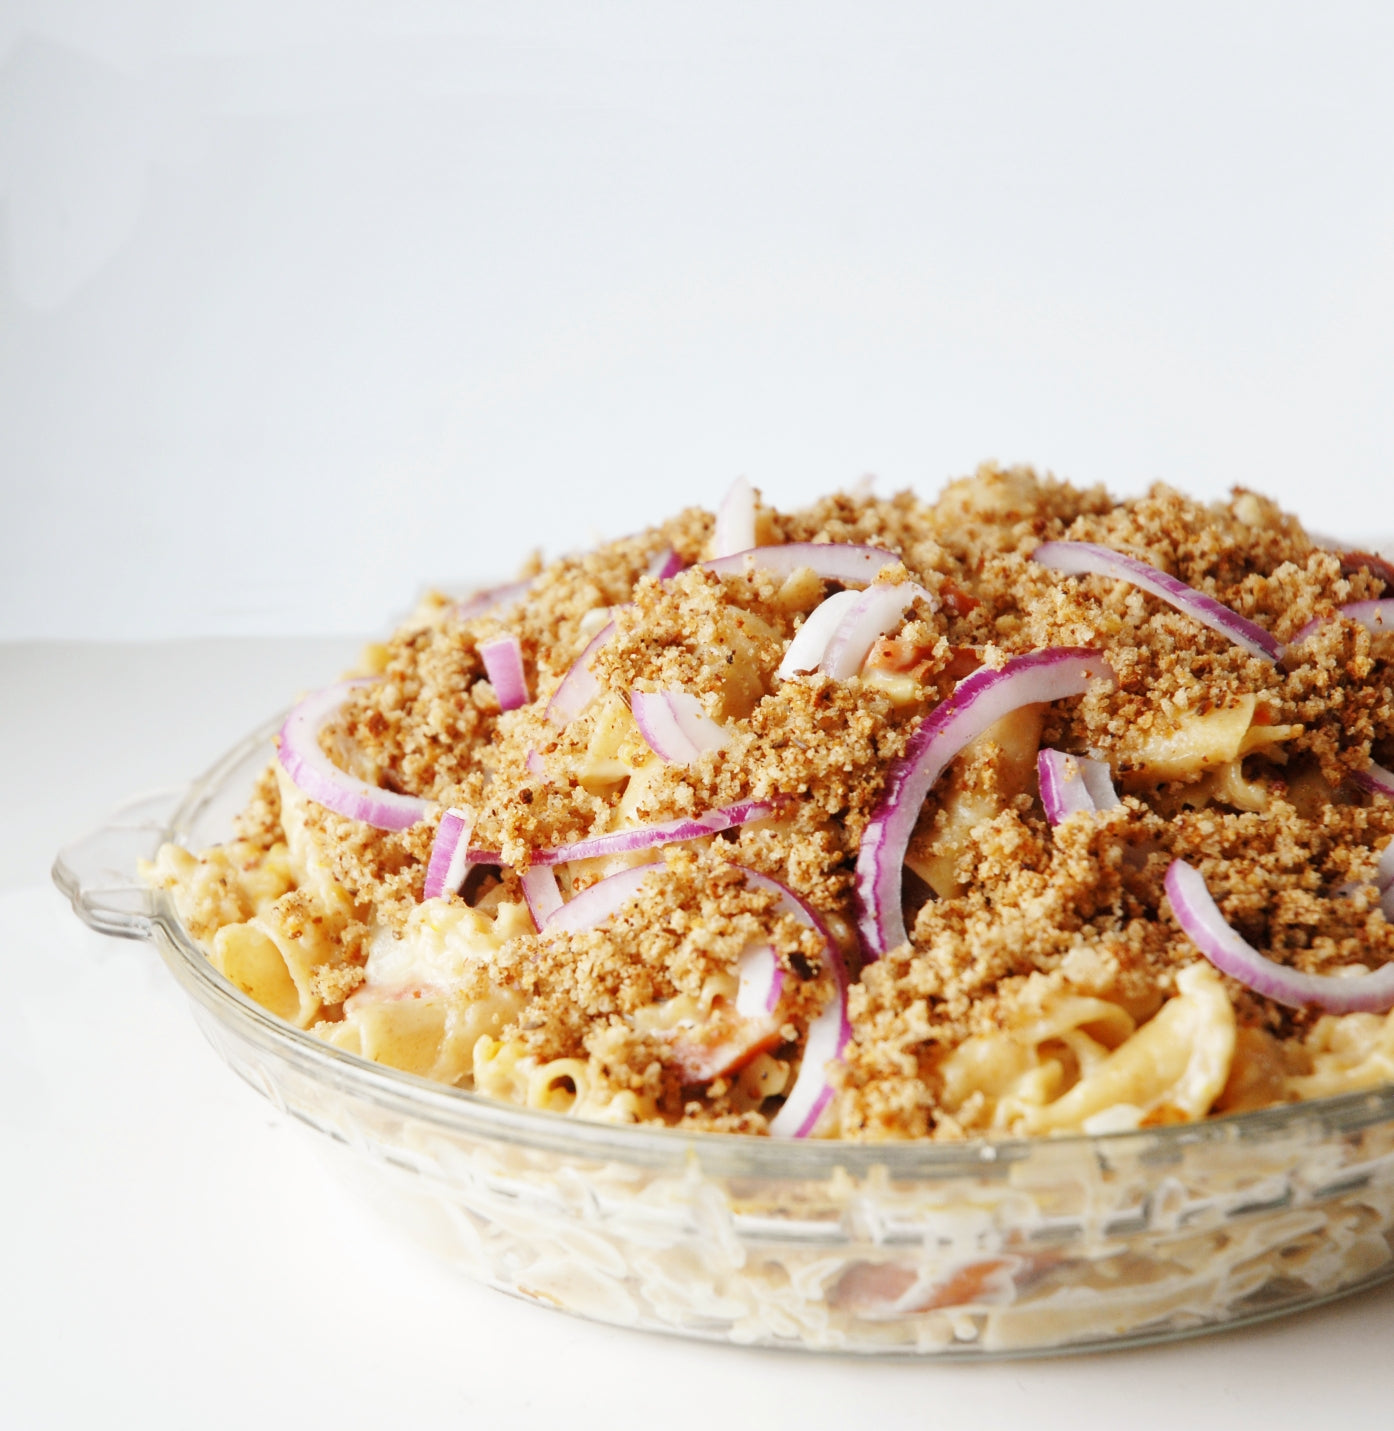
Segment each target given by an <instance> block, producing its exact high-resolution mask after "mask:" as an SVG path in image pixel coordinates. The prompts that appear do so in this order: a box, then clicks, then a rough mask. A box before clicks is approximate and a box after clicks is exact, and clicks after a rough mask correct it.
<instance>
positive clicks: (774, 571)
mask: <svg viewBox="0 0 1394 1431" xmlns="http://www.w3.org/2000/svg"><path fill="white" fill-rule="evenodd" d="M899 560H900V558H899V557H898V556H896V554H895V553H894V552H888V551H883V550H882V549H881V548H880V547H862V546H857V545H855V544H854V543H852V542H786V543H785V544H784V545H783V546H779V547H753V548H751V550H749V551H744V552H735V553H733V554H732V555H731V556H724V557H719V558H717V559H716V560H714V561H704V562H703V563H702V568H703V570H704V571H712V572H715V573H716V574H717V575H718V576H739V575H741V574H742V573H744V572H747V571H765V572H768V573H769V574H770V575H771V576H793V574H794V573H795V572H796V571H802V570H803V569H804V568H805V567H807V568H808V569H809V570H810V571H812V572H813V574H814V575H815V576H821V577H822V578H823V580H824V581H840V582H843V583H844V584H846V583H851V582H854V581H857V582H860V583H861V584H862V585H863V586H866V585H868V584H869V583H870V582H871V581H873V580H874V579H875V576H876V573H877V572H878V571H880V570H881V568H882V567H886V566H890V565H892V564H893V563H894V562H898V561H899Z"/></svg>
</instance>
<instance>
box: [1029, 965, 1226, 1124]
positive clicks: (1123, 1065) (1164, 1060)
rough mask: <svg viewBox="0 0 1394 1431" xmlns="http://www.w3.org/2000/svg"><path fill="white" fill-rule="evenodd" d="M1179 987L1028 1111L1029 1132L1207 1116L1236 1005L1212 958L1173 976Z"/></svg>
mask: <svg viewBox="0 0 1394 1431" xmlns="http://www.w3.org/2000/svg"><path fill="white" fill-rule="evenodd" d="M1176 988H1177V992H1176V995H1175V996H1174V997H1173V998H1170V999H1168V1000H1167V1002H1166V1003H1164V1004H1163V1005H1162V1007H1161V1009H1160V1010H1158V1012H1157V1013H1156V1014H1155V1015H1154V1016H1153V1017H1152V1018H1151V1019H1149V1020H1148V1022H1147V1023H1145V1024H1143V1025H1142V1027H1141V1028H1140V1029H1138V1031H1137V1032H1136V1033H1135V1034H1133V1035H1132V1037H1131V1038H1129V1039H1128V1040H1127V1041H1126V1042H1125V1043H1123V1044H1122V1045H1120V1046H1119V1047H1118V1048H1117V1049H1115V1050H1114V1051H1113V1052H1112V1053H1111V1054H1110V1055H1109V1056H1108V1057H1107V1058H1106V1059H1105V1060H1104V1061H1103V1062H1102V1063H1101V1064H1100V1065H1099V1066H1098V1067H1097V1068H1096V1069H1094V1070H1093V1072H1092V1073H1090V1074H1089V1075H1088V1076H1087V1077H1084V1078H1081V1079H1080V1081H1079V1082H1078V1083H1076V1084H1075V1086H1074V1087H1073V1088H1071V1089H1070V1090H1069V1091H1068V1092H1067V1093H1064V1094H1062V1095H1061V1096H1060V1097H1059V1098H1057V1099H1056V1100H1055V1101H1054V1102H1052V1103H1049V1104H1047V1105H1046V1106H1045V1107H1043V1108H1040V1109H1038V1110H1034V1111H1033V1112H1031V1113H1029V1114H1028V1115H1027V1117H1026V1119H1025V1122H1026V1125H1027V1126H1026V1131H1028V1132H1031V1133H1059V1132H1065V1131H1074V1130H1083V1131H1085V1132H1095V1131H1104V1130H1105V1129H1104V1127H1103V1124H1104V1123H1105V1121H1106V1123H1107V1127H1108V1129H1110V1130H1111V1129H1113V1128H1123V1127H1137V1126H1139V1125H1140V1124H1142V1123H1144V1122H1147V1121H1152V1122H1157V1121H1172V1120H1175V1119H1195V1118H1203V1117H1204V1116H1205V1114H1206V1113H1208V1112H1209V1110H1210V1106H1211V1104H1213V1103H1214V1101H1215V1099H1216V1098H1217V1097H1219V1095H1220V1092H1221V1090H1222V1089H1223V1088H1224V1086H1225V1081H1226V1079H1227V1078H1228V1076H1229V1068H1230V1061H1231V1059H1232V1058H1233V1057H1234V1040H1235V1022H1234V1009H1233V1007H1232V1005H1231V1004H1230V1001H1229V996H1228V995H1227V994H1226V993H1225V988H1224V985H1223V984H1222V983H1221V982H1220V977H1219V975H1218V974H1216V973H1215V971H1214V970H1213V969H1212V968H1211V967H1210V966H1209V965H1208V964H1200V963H1197V964H1190V965H1187V967H1186V968H1184V969H1182V970H1181V971H1180V973H1178V974H1177V976H1176Z"/></svg>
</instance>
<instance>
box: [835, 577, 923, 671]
mask: <svg viewBox="0 0 1394 1431" xmlns="http://www.w3.org/2000/svg"><path fill="white" fill-rule="evenodd" d="M916 601H923V602H924V603H925V604H926V605H927V606H928V607H929V609H930V610H931V611H934V610H936V609H937V607H938V605H939V603H938V601H937V600H936V599H935V597H934V596H933V595H932V594H931V593H930V592H928V591H926V590H925V589H924V587H922V586H921V585H920V584H919V583H918V582H914V581H898V582H893V583H891V582H886V583H874V584H873V585H871V586H868V587H867V588H866V590H865V591H861V592H858V594H857V597H856V600H855V601H854V602H853V603H852V604H851V605H850V606H849V607H848V608H847V610H846V612H845V613H844V614H843V617H842V620H841V621H840V622H839V623H838V626H837V630H836V631H834V632H833V634H832V637H831V638H830V639H829V641H828V643H827V647H826V648H825V650H824V652H823V658H822V660H821V661H820V662H819V663H818V664H819V669H820V670H821V671H823V672H824V673H825V674H826V675H829V676H831V677H832V678H833V679H834V680H835V681H846V680H850V679H851V678H852V677H853V676H855V675H856V674H857V672H858V671H860V670H861V668H862V663H863V662H864V661H865V660H866V658H867V656H868V655H870V654H871V648H872V646H873V645H874V644H875V642H876V641H877V640H878V639H879V638H880V637H882V636H884V635H886V633H887V632H889V631H893V630H894V629H895V628H896V627H897V626H900V625H902V624H903V623H904V620H905V613H906V612H907V611H908V610H909V609H910V607H911V606H913V605H914V603H915V602H916Z"/></svg>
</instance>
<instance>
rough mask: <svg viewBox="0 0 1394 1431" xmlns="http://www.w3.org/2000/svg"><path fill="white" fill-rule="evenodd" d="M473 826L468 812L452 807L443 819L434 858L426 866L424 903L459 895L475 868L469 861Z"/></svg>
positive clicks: (437, 836) (435, 842)
mask: <svg viewBox="0 0 1394 1431" xmlns="http://www.w3.org/2000/svg"><path fill="white" fill-rule="evenodd" d="M473 824H474V822H473V820H472V818H471V816H470V814H469V812H468V811H466V810H460V809H457V808H454V807H452V808H451V809H449V810H446V811H445V812H444V813H443V814H442V815H441V817H440V823H439V824H438V825H437V826H436V834H435V838H434V839H433V840H432V841H431V858H430V860H429V861H428V862H427V865H426V883H425V887H424V888H423V889H422V892H421V897H422V899H441V898H444V897H448V896H449V895H452V894H459V892H460V890H461V888H462V887H463V885H464V883H465V879H466V877H467V876H468V875H469V872H470V870H472V869H473V868H474V864H475V862H474V861H473V860H472V859H470V848H469V842H470V833H471V831H472V829H473Z"/></svg>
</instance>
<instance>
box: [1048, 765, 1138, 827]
mask: <svg viewBox="0 0 1394 1431" xmlns="http://www.w3.org/2000/svg"><path fill="white" fill-rule="evenodd" d="M1036 774H1037V775H1038V776H1039V777H1040V783H1041V804H1042V805H1044V806H1045V813H1046V819H1047V820H1049V821H1050V823H1051V824H1052V825H1058V824H1059V823H1060V822H1061V820H1063V819H1065V818H1066V817H1067V816H1069V815H1074V814H1076V813H1078V812H1079V811H1080V810H1088V811H1090V812H1091V813H1094V812H1097V811H1099V810H1112V809H1113V808H1114V807H1115V806H1118V805H1121V804H1122V803H1123V802H1122V801H1121V800H1120V799H1119V798H1118V793H1117V791H1115V790H1114V788H1113V778H1112V771H1110V770H1109V768H1108V766H1107V765H1106V764H1105V763H1104V762H1103V761H1102V760H1090V759H1089V758H1088V757H1087V756H1083V755H1070V754H1068V753H1067V752H1065V751H1063V750H1051V749H1049V748H1047V749H1045V750H1043V751H1041V753H1040V754H1039V755H1038V756H1037V757H1036Z"/></svg>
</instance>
